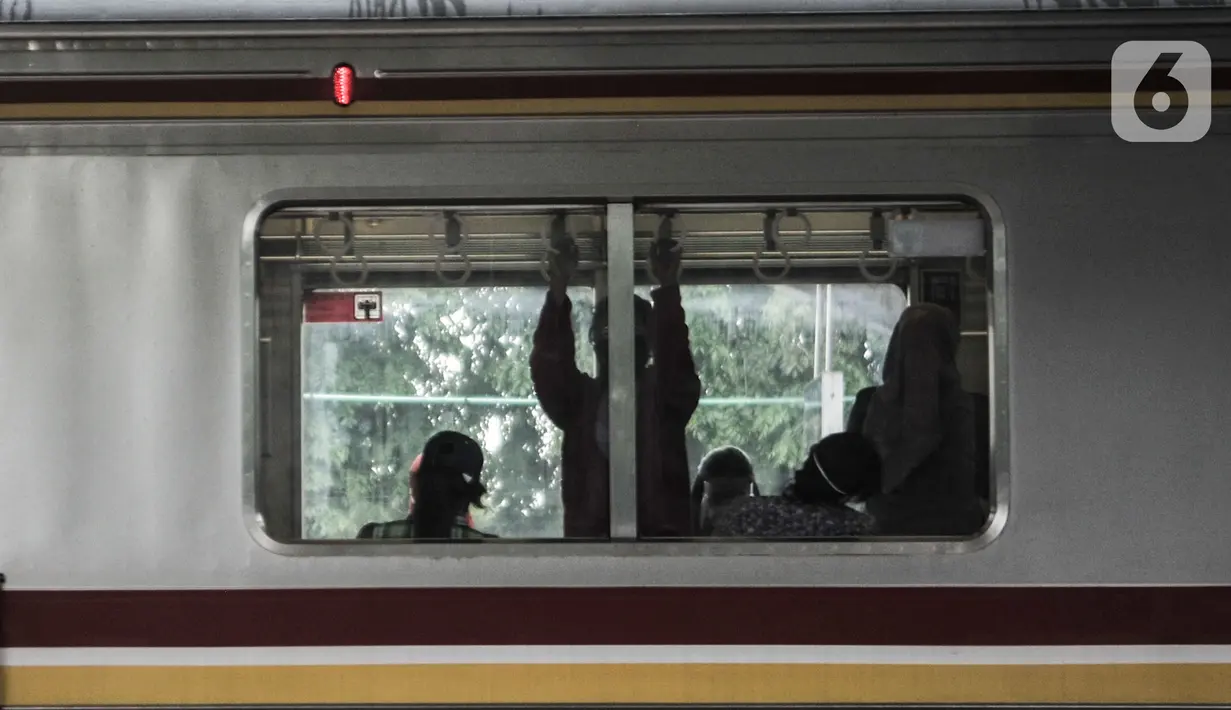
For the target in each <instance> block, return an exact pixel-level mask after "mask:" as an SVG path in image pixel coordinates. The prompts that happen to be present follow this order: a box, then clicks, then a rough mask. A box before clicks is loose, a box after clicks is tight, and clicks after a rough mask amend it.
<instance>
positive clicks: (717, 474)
mask: <svg viewBox="0 0 1231 710" xmlns="http://www.w3.org/2000/svg"><path fill="white" fill-rule="evenodd" d="M750 495H751V496H759V495H761V489H760V488H758V487H757V481H756V474H755V473H754V472H753V470H752V462H751V461H749V460H748V454H746V453H744V452H743V450H742V449H740V448H738V447H735V446H724V447H722V448H720V449H714V450H713V451H711V452H709V453H708V454H706V455H705V458H704V459H702V460H701V465H700V466H698V467H697V477H696V478H695V479H694V480H693V482H692V496H691V505H692V520H693V532H694V533H695V534H698V535H708V534H709V533H710V528H711V524H712V521H713V514H714V511H716V510H717V509H718V508H720V507H722V506H724V505H727V504H729V503H731V502H733V501H737V500H739V499H740V498H744V497H747V496H750Z"/></svg>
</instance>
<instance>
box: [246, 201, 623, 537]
mask: <svg viewBox="0 0 1231 710" xmlns="http://www.w3.org/2000/svg"><path fill="white" fill-rule="evenodd" d="M565 236H567V238H568V239H569V241H570V243H571V244H573V245H574V248H575V250H576V254H575V255H576V257H577V258H576V260H575V261H576V272H577V274H576V277H575V278H574V279H573V280H572V282H571V284H570V286H569V287H568V288H566V289H565V290H564V292H563V298H561V299H555V298H554V297H553V296H552V295H551V294H550V293H549V290H550V289H549V288H548V284H547V283H546V282H545V280H544V274H547V273H548V271H547V268H546V262H545V260H544V258H543V255H544V253H545V250H546V249H549V248H551V244H553V243H559V242H560V241H561V240H562V239H563V238H565ZM602 237H603V227H602V213H601V211H595V210H593V209H590V208H586V207H584V206H583V207H577V206H559V207H554V208H551V209H546V208H456V209H452V208H450V209H444V208H440V209H432V208H426V207H425V208H415V209H401V208H399V209H366V210H330V209H323V210H322V209H316V208H291V209H288V210H283V211H280V212H277V213H275V214H273V215H271V216H269V217H268V218H266V219H265V221H264V223H263V225H262V228H261V232H260V239H259V246H260V264H261V270H260V274H259V278H260V280H261V294H262V299H261V311H262V312H261V321H262V332H261V342H262V346H263V348H264V353H263V356H264V357H265V358H266V359H267V363H266V367H265V369H264V374H265V375H266V377H265V379H266V382H265V388H266V390H267V391H268V392H269V395H268V396H267V402H266V407H265V413H266V419H267V421H266V423H265V426H264V427H263V433H265V434H266V440H265V442H264V445H263V448H264V451H263V464H264V465H263V466H262V469H261V472H260V474H261V476H260V477H261V480H260V486H259V489H258V490H259V491H260V492H261V493H262V494H263V496H262V497H263V501H261V503H262V505H261V506H260V507H261V508H262V509H261V510H260V511H259V512H260V513H261V516H262V518H263V521H264V525H265V529H266V532H267V533H270V534H271V536H273V534H272V533H273V532H275V531H276V532H277V533H279V535H277V537H276V538H275V539H283V540H292V541H294V540H301V541H317V542H322V541H338V540H356V539H363V540H367V539H371V540H377V541H380V540H383V541H402V540H412V539H422V538H427V539H431V540H437V541H445V540H459V539H460V540H509V539H552V538H560V537H562V536H563V534H564V531H565V525H564V523H565V520H564V509H563V503H562V499H561V495H562V485H561V476H560V470H561V455H562V451H561V436H560V434H559V431H558V428H557V427H556V426H555V424H554V423H553V418H556V419H558V418H559V417H560V416H562V415H561V413H560V412H558V411H557V410H556V409H554V408H553V407H552V406H551V403H547V406H546V407H545V406H544V404H542V403H540V399H543V400H544V401H546V398H547V397H549V396H553V395H555V396H557V397H563V398H566V399H567V398H571V397H572V396H573V393H571V392H565V391H562V390H561V391H560V392H557V391H556V390H559V389H560V388H559V387H557V388H556V390H552V389H551V385H550V383H549V384H544V383H543V380H544V379H546V378H555V377H556V376H558V375H560V374H561V373H566V374H567V373H570V372H571V373H573V374H575V375H576V376H577V377H578V378H583V377H588V376H589V375H592V374H593V373H594V371H595V366H596V358H595V356H594V348H593V347H592V345H591V341H590V339H589V338H588V337H586V336H587V335H588V333H589V332H590V327H589V326H590V319H591V314H592V312H593V304H594V300H595V299H594V291H595V288H600V289H601V288H602V285H603V268H602V265H601V263H600V260H599V253H600V252H601V250H602V248H603V247H602V244H601V239H602ZM548 304H550V306H549V305H548ZM549 308H550V310H551V312H550V313H549V312H548V309H549ZM570 308H571V311H572V312H571V313H570V312H569V309H570ZM549 321H550V322H549ZM536 344H537V345H538V346H539V347H538V348H536V347H535V346H536ZM535 357H538V358H539V360H538V361H534V359H535ZM565 357H567V358H568V359H569V360H570V361H569V362H568V363H567V364H566V363H565V362H564V358H565ZM553 358H557V359H558V360H559V361H558V362H557V359H553ZM570 368H574V369H570ZM560 384H561V386H569V387H571V386H574V385H576V384H577V382H576V381H574V380H569V381H565V382H561V383H560ZM536 385H537V386H536ZM591 387H592V388H594V389H597V388H598V383H596V382H593V381H592V380H591ZM561 406H563V405H561ZM271 424H276V426H271ZM592 425H593V426H594V428H595V429H596V430H597V429H599V428H603V427H605V426H606V424H605V422H592ZM283 432H297V433H298V436H285V435H283ZM442 511H443V512H442ZM605 524H606V520H605V518H604V519H600V520H598V521H597V522H596V523H595V524H592V525H589V526H588V527H585V528H584V530H583V531H582V532H581V533H577V532H576V531H573V532H574V535H573V536H574V537H590V538H602V537H605V536H606V530H605V529H604V527H603V526H605Z"/></svg>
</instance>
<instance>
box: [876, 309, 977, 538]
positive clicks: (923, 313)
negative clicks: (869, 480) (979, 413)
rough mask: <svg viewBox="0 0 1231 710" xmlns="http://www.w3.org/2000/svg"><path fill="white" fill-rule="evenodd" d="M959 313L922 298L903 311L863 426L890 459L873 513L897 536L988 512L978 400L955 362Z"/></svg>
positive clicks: (950, 529)
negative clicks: (978, 459) (982, 492)
mask: <svg viewBox="0 0 1231 710" xmlns="http://www.w3.org/2000/svg"><path fill="white" fill-rule="evenodd" d="M959 337H960V333H959V331H958V324H957V318H956V317H954V315H953V313H952V312H951V311H949V310H948V309H946V308H943V307H941V306H938V305H935V304H930V303H924V304H919V305H915V306H911V307H909V308H907V309H906V310H905V311H903V313H902V316H901V318H900V319H899V320H898V324H897V326H896V327H895V328H894V331H893V336H892V337H891V338H890V340H889V349H888V351H887V352H886V354H885V367H884V384H882V385H881V386H880V387H878V388H876V391H875V392H874V393H873V394H872V396H871V397H870V398H869V401H868V403H867V414H866V416H865V417H864V420H863V424H862V431H863V433H864V435H866V436H867V437H868V439H869V440H871V441H872V443H873V444H874V445H875V446H876V449H877V451H878V452H879V453H880V455H881V459H882V461H883V465H884V476H883V481H882V485H881V494H880V495H878V496H875V497H873V498H872V499H870V500H869V501H868V512H869V513H871V514H872V515H873V516H874V517H875V518H876V519H877V521H878V523H879V525H880V527H881V532H883V533H885V534H891V535H966V534H971V533H974V532H977V531H978V529H979V528H980V526H981V525H982V523H983V521H984V519H985V518H986V509H985V508H984V506H983V504H982V503H981V501H980V500H979V496H978V487H977V482H976V470H977V466H976V463H975V452H976V440H975V431H974V429H975V427H974V419H975V413H974V404H973V401H972V399H971V397H970V395H969V394H967V393H966V392H965V391H963V390H962V385H961V375H960V374H959V372H958V369H957V361H956V357H957V347H958V341H959Z"/></svg>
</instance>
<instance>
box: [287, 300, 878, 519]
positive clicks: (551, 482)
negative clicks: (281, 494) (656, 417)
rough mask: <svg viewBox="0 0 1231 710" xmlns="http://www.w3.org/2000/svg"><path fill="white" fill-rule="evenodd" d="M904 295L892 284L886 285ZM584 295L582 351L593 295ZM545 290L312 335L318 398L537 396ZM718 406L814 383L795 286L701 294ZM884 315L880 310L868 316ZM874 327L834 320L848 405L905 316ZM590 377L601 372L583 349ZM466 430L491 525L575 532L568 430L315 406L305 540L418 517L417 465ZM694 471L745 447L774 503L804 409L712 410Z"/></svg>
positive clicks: (307, 374)
mask: <svg viewBox="0 0 1231 710" xmlns="http://www.w3.org/2000/svg"><path fill="white" fill-rule="evenodd" d="M888 288H892V287H888ZM572 295H573V299H574V303H575V306H574V322H575V332H576V333H577V336H578V340H579V341H584V337H583V335H584V334H585V333H586V332H587V331H588V328H589V319H590V309H591V303H590V300H589V298H590V292H589V291H587V290H585V289H579V290H577V291H576V292H575V293H573V294H572ZM543 297H544V294H543V292H542V291H541V290H537V289H510V288H468V289H457V290H455V289H433V290H431V291H422V290H416V291H401V292H395V291H387V292H386V293H385V299H386V302H385V309H384V311H385V320H384V321H383V322H381V323H373V324H362V325H360V324H339V325H328V324H313V325H311V326H307V327H305V329H304V341H305V342H304V353H305V358H304V370H303V387H304V390H305V391H307V392H330V393H350V394H367V395H373V394H393V395H415V396H420V397H423V396H470V397H517V398H529V399H533V397H534V388H533V385H532V384H531V382H530V369H529V356H530V346H531V336H532V334H533V332H534V326H535V324H536V322H537V318H538V312H539V308H540V307H541V306H542V303H543ZM684 305H685V308H686V310H687V314H688V325H689V333H690V337H691V340H692V346H693V353H694V358H695V360H696V363H697V368H698V373H699V375H700V376H701V380H702V385H703V387H704V395H703V396H705V397H753V398H757V397H784V396H785V397H793V396H800V395H802V394H803V391H804V388H805V387H806V386H807V385H808V383H809V382H811V381H812V379H813V375H814V373H813V370H812V367H813V357H814V352H813V348H814V342H813V338H814V336H813V333H812V329H813V324H814V319H815V313H814V310H813V309H814V305H815V304H814V300H813V294H811V293H802V294H801V292H799V291H798V290H797V289H792V288H791V287H765V286H762V287H747V286H745V287H732V286H703V287H692V288H688V289H686V290H685V292H684ZM871 312H872V311H868V313H871ZM852 314H854V315H862V316H863V317H865V318H867V317H871V318H872V319H874V320H876V319H881V320H884V319H888V321H889V322H887V323H879V322H878V323H877V324H876V325H877V326H879V327H876V328H873V327H871V325H872V324H867V325H866V326H865V324H864V323H861V322H856V321H852V320H843V321H841V322H839V323H838V324H837V328H836V332H837V338H836V343H835V345H836V347H835V349H834V366H835V367H836V368H838V369H840V370H841V371H842V373H843V375H844V379H845V383H846V391H847V394H848V395H850V394H854V393H855V392H856V391H857V390H858V389H860V388H862V387H864V386H867V385H868V384H872V383H873V382H875V381H876V380H877V379H878V378H879V373H878V370H877V368H878V366H879V363H880V361H881V360H882V358H883V355H884V347H885V344H886V343H885V340H886V337H887V333H888V329H889V328H891V327H892V321H893V320H895V319H896V313H881V312H880V311H876V315H874V316H868V315H867V314H866V313H864V312H863V309H857V310H854V311H852ZM579 360H580V362H579V365H580V366H581V368H582V369H583V370H588V371H591V372H592V371H593V367H594V363H593V354H592V352H590V349H589V347H588V346H584V347H583V348H581V352H580V355H579ZM445 428H453V429H457V430H460V431H463V432H466V433H468V434H470V435H471V436H473V437H475V439H477V440H478V441H479V442H480V443H481V444H485V448H486V455H487V463H486V465H485V467H484V474H483V476H484V481H485V483H486V484H487V486H488V488H489V489H490V493H489V495H488V497H487V502H488V504H489V506H490V509H489V510H488V511H482V512H478V513H477V515H476V522H477V524H478V525H479V527H480V528H482V529H485V530H490V531H492V532H497V533H499V534H501V535H505V536H520V537H555V536H559V535H560V534H561V531H562V527H563V523H562V517H563V511H562V509H561V506H560V494H559V490H560V478H559V464H560V459H559V446H560V436H559V432H558V431H557V430H556V429H555V428H554V427H553V426H552V425H551V423H550V422H548V421H547V420H546V418H545V417H544V416H543V414H542V411H541V410H540V409H539V408H538V407H537V406H526V405H524V404H513V405H498V406H490V405H485V406H477V405H476V406H469V405H457V404H421V403H414V404H390V403H381V404H372V403H352V402H336V401H330V402H326V401H311V400H309V401H306V402H304V408H303V437H304V438H303V488H304V513H305V515H304V531H305V533H306V534H307V535H308V536H309V537H332V538H338V537H350V536H353V535H354V534H355V532H356V531H357V529H358V527H359V526H360V525H361V524H363V523H365V522H367V521H369V520H391V519H394V518H397V517H402V516H405V514H406V503H407V467H408V466H409V464H410V461H411V459H413V458H414V456H415V454H416V453H417V452H418V449H419V447H420V446H421V445H422V442H423V441H425V440H426V439H427V437H428V436H430V435H431V434H432V433H433V432H435V431H439V430H441V429H445ZM688 434H689V439H690V441H689V449H690V454H691V458H692V462H691V463H692V465H694V466H695V465H696V464H697V462H698V460H699V456H700V454H701V453H703V452H705V451H708V450H709V449H712V448H716V447H718V446H723V445H727V444H735V445H738V446H741V447H743V448H745V449H746V450H747V451H748V452H749V454H750V455H751V456H752V458H753V459H754V463H755V465H756V468H757V473H758V476H759V477H761V479H762V483H763V484H765V485H766V487H767V488H769V489H770V490H771V491H772V490H775V489H776V488H777V487H778V486H779V485H780V484H781V482H782V479H781V476H782V473H783V472H784V471H788V470H793V469H794V468H795V467H796V466H797V465H798V464H799V457H800V454H801V452H802V451H804V450H805V447H806V443H807V442H805V441H804V438H805V424H804V421H803V416H802V407H801V405H792V404H772V405H768V406H767V405H764V404H761V405H755V406H702V407H700V408H699V409H698V411H697V413H696V415H695V416H694V417H693V420H692V422H691V423H690V425H689V430H688Z"/></svg>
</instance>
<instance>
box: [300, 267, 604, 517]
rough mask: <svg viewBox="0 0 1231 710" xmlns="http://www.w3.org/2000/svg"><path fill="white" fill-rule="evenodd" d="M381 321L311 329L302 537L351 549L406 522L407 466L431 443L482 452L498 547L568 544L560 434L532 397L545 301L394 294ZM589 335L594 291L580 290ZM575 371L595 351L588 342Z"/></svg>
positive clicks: (509, 290)
mask: <svg viewBox="0 0 1231 710" xmlns="http://www.w3.org/2000/svg"><path fill="white" fill-rule="evenodd" d="M381 293H382V296H383V300H384V304H383V311H384V319H383V320H382V321H381V322H379V323H374V324H369V323H306V324H305V325H304V328H303V334H302V341H303V389H304V392H303V399H304V402H303V410H302V412H303V415H302V416H303V448H302V451H303V531H304V537H306V538H309V539H347V538H354V537H355V535H356V534H357V533H358V532H359V529H360V528H361V527H362V526H363V525H364V524H366V523H368V522H372V521H388V520H394V519H397V518H404V517H405V516H406V515H407V513H408V512H409V509H410V504H411V501H410V492H409V486H410V476H409V473H408V472H409V468H410V465H411V463H412V462H413V461H414V460H415V458H416V457H417V456H418V455H419V454H420V453H421V450H420V447H421V446H422V444H423V442H425V441H427V440H428V439H429V437H431V436H432V435H433V434H434V433H436V432H439V431H445V430H453V431H458V432H464V433H467V434H468V435H470V436H471V437H473V438H474V439H475V440H476V441H478V443H479V444H480V445H481V446H482V448H483V451H484V454H485V459H486V460H485V462H484V465H483V471H482V480H483V483H484V485H485V486H486V487H487V495H486V497H485V507H483V508H477V507H476V508H474V509H472V510H471V519H472V523H473V527H475V528H476V529H478V530H480V531H482V532H485V533H490V534H494V535H498V536H500V537H501V538H558V537H561V536H562V534H563V508H562V504H561V499H560V484H561V480H560V444H561V436H560V434H559V431H558V430H557V429H556V427H555V426H553V425H552V423H551V422H550V421H549V420H548V418H547V416H546V415H545V413H544V412H543V409H542V408H541V407H540V406H539V403H538V400H537V399H536V397H535V388H534V384H533V382H532V381H531V373H530V351H531V346H532V335H533V333H534V329H535V324H536V322H537V320H538V316H539V309H540V308H541V307H542V305H543V297H544V289H542V288H522V287H477V288H463V289H443V288H423V289H411V288H395V289H385V290H383V291H382V292H381ZM569 296H570V299H571V300H572V301H573V302H574V303H575V304H577V306H576V307H577V310H578V315H579V318H578V319H577V320H578V325H579V331H580V332H582V333H584V332H586V329H588V327H589V318H590V312H591V308H592V303H593V299H592V291H591V290H590V289H585V288H574V289H570V291H569ZM578 340H579V342H578V364H579V366H580V367H581V368H583V369H585V370H587V371H593V367H594V353H593V349H592V348H591V347H589V343H588V341H587V340H586V339H585V338H579V339H578Z"/></svg>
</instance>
